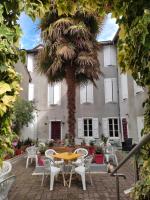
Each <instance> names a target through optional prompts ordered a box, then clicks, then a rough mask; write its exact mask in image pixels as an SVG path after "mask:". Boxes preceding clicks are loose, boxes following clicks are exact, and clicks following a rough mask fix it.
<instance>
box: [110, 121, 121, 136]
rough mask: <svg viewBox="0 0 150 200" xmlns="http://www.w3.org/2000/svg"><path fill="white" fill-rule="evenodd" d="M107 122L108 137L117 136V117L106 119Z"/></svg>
mask: <svg viewBox="0 0 150 200" xmlns="http://www.w3.org/2000/svg"><path fill="white" fill-rule="evenodd" d="M108 124H109V136H110V137H119V123H118V118H110V119H108Z"/></svg>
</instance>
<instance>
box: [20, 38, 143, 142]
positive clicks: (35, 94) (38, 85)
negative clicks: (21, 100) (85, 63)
mask: <svg viewBox="0 0 150 200" xmlns="http://www.w3.org/2000/svg"><path fill="white" fill-rule="evenodd" d="M39 48H42V46H41V45H39V46H37V47H36V48H34V49H32V50H29V51H27V69H28V71H29V72H30V75H31V78H32V81H31V82H30V83H29V87H28V91H29V93H28V100H31V101H34V102H35V105H36V112H35V120H34V122H33V123H32V125H30V126H31V127H26V128H25V131H24V132H23V135H24V136H25V135H26V136H27V135H28V136H30V137H31V138H34V139H36V138H38V139H40V140H47V139H55V140H62V139H63V138H64V137H65V135H66V134H67V133H68V132H67V131H68V123H67V85H66V82H65V80H64V81H63V82H61V83H57V84H53V85H51V84H49V83H48V82H47V79H46V77H45V76H44V75H41V74H39V73H38V72H37V70H36V60H37V52H38V49H39ZM116 55H117V50H116V45H115V42H114V41H107V42H103V43H102V46H101V50H100V51H99V52H98V58H99V61H100V68H101V71H102V76H101V77H100V79H99V80H98V81H97V82H96V84H97V87H94V86H93V84H91V83H88V84H87V85H85V86H78V87H77V88H76V131H75V132H76V139H75V141H76V143H81V142H82V140H83V139H85V141H87V142H88V141H89V140H91V138H95V139H100V138H101V135H102V134H103V135H105V136H107V137H110V139H111V140H112V141H124V139H125V138H127V137H132V138H133V141H134V142H137V141H138V140H139V138H140V132H138V131H139V130H140V129H141V128H142V123H141V121H142V120H143V112H144V111H143V108H142V106H141V103H142V102H143V101H144V99H145V97H146V94H145V92H143V91H142V92H141V91H140V92H137V93H136V94H135V93H134V91H135V89H134V88H133V87H135V86H134V85H133V84H135V83H134V82H133V79H132V78H131V76H126V75H122V74H121V73H120V70H118V66H117V65H118V64H117V56H116ZM137 87H138V86H137ZM125 89H126V90H125ZM139 121H140V122H139ZM142 122H143V121H142ZM139 123H140V124H141V125H139ZM138 126H139V129H138ZM31 129H32V130H31ZM26 132H28V134H26ZM24 136H23V137H24Z"/></svg>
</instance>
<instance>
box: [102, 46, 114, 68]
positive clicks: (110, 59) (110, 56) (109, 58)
mask: <svg viewBox="0 0 150 200" xmlns="http://www.w3.org/2000/svg"><path fill="white" fill-rule="evenodd" d="M108 66H116V48H115V46H113V45H107V46H104V67H108Z"/></svg>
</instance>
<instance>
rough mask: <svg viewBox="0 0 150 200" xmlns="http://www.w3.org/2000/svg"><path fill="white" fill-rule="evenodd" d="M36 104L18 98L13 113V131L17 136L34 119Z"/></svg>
mask: <svg viewBox="0 0 150 200" xmlns="http://www.w3.org/2000/svg"><path fill="white" fill-rule="evenodd" d="M33 111H34V104H33V102H32V101H26V100H24V99H21V98H18V99H17V101H16V102H15V104H14V113H13V121H12V122H13V131H14V132H15V133H16V134H20V130H21V128H23V126H25V125H28V123H29V122H31V121H32V120H33V119H34V115H33Z"/></svg>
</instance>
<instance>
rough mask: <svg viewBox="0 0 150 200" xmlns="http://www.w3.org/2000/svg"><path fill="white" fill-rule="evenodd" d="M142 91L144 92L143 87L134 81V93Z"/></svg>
mask: <svg viewBox="0 0 150 200" xmlns="http://www.w3.org/2000/svg"><path fill="white" fill-rule="evenodd" d="M140 92H144V90H143V88H142V87H141V86H139V85H137V83H136V82H135V81H134V95H136V94H137V93H140Z"/></svg>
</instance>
